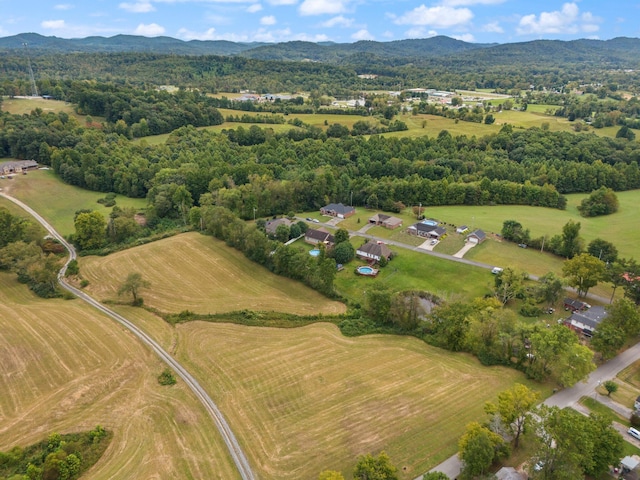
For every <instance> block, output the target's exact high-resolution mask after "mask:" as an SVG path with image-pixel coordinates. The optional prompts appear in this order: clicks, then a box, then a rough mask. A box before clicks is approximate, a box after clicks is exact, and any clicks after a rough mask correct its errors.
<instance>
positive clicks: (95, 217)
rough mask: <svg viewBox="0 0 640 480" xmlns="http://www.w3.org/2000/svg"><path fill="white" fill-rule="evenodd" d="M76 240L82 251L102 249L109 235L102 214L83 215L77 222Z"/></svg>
mask: <svg viewBox="0 0 640 480" xmlns="http://www.w3.org/2000/svg"><path fill="white" fill-rule="evenodd" d="M75 228H76V234H75V240H76V243H77V244H78V247H80V249H81V250H94V249H96V248H100V247H102V245H103V244H104V241H105V239H106V235H107V222H106V220H105V218H104V216H103V215H102V214H101V213H100V212H96V211H93V212H90V213H81V214H79V215H78V216H77V217H76V220H75Z"/></svg>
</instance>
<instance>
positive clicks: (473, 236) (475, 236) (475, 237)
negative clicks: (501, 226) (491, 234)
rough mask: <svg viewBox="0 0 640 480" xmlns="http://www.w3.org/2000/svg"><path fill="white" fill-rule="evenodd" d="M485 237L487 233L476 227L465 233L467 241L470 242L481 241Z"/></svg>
mask: <svg viewBox="0 0 640 480" xmlns="http://www.w3.org/2000/svg"><path fill="white" fill-rule="evenodd" d="M486 239H487V234H486V233H484V231H482V230H480V229H478V230H474V231H473V232H471V233H470V234H469V235H467V241H468V242H471V243H478V244H480V243H482V242H484V241H485V240H486Z"/></svg>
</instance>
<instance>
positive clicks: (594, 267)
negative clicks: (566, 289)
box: [562, 253, 606, 297]
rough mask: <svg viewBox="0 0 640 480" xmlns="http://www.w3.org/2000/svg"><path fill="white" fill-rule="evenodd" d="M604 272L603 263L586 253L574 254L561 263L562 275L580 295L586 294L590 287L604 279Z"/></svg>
mask: <svg viewBox="0 0 640 480" xmlns="http://www.w3.org/2000/svg"><path fill="white" fill-rule="evenodd" d="M605 272H606V265H605V263H604V262H603V261H602V260H598V259H597V258H596V257H593V256H591V255H589V254H587V253H583V254H580V255H578V256H575V257H573V258H571V259H569V260H567V261H565V262H564V264H563V265H562V275H564V277H566V278H567V283H568V284H569V285H571V286H572V287H575V288H576V290H577V291H578V295H579V296H581V297H584V296H586V295H587V292H588V291H589V289H590V288H591V287H595V286H596V285H597V284H598V282H599V281H601V280H604V279H605Z"/></svg>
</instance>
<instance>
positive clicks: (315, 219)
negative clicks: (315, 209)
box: [312, 218, 320, 223]
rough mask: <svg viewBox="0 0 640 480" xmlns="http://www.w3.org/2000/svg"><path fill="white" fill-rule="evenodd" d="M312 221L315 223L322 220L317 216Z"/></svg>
mask: <svg viewBox="0 0 640 480" xmlns="http://www.w3.org/2000/svg"><path fill="white" fill-rule="evenodd" d="M312 221H313V223H320V220H318V219H317V218H314V219H313V220H312Z"/></svg>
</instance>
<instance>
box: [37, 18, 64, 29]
mask: <svg viewBox="0 0 640 480" xmlns="http://www.w3.org/2000/svg"><path fill="white" fill-rule="evenodd" d="M40 26H41V27H42V28H46V29H48V30H60V29H62V28H65V27H66V26H67V25H66V24H65V23H64V20H44V21H43V22H42V23H41V24H40Z"/></svg>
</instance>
